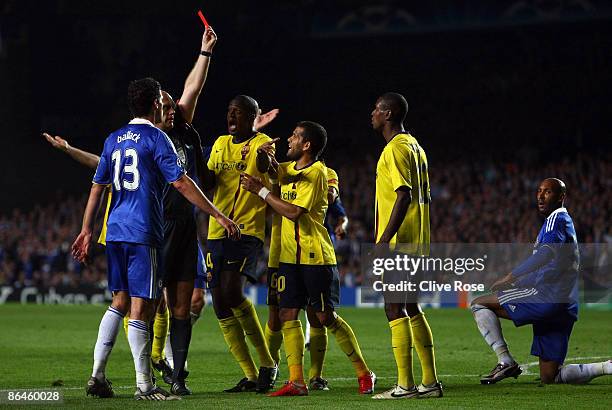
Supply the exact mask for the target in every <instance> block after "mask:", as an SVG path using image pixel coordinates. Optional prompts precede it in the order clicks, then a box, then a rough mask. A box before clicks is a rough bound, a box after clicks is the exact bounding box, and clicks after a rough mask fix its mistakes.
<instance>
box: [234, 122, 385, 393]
mask: <svg viewBox="0 0 612 410" xmlns="http://www.w3.org/2000/svg"><path fill="white" fill-rule="evenodd" d="M326 142H327V133H326V131H325V129H324V128H323V127H322V126H320V125H319V124H317V123H313V122H309V121H302V122H299V123H298V124H297V127H296V128H295V130H294V131H293V135H292V136H291V137H289V151H288V152H287V157H288V158H289V159H290V160H292V161H293V162H290V163H285V164H282V166H281V167H280V170H279V175H280V184H281V195H280V197H279V196H277V195H274V194H272V193H270V191H269V190H268V189H267V188H265V187H264V185H263V183H262V182H261V180H259V179H258V178H254V177H252V176H250V175H248V174H243V176H242V186H243V187H244V188H245V189H247V190H248V191H250V192H252V193H253V194H257V195H259V196H260V197H261V198H262V199H263V200H264V201H265V202H266V203H268V204H269V205H270V206H271V207H272V208H273V209H274V210H275V211H276V212H277V213H278V214H280V215H281V216H282V217H283V218H282V223H281V251H280V264H279V270H278V275H277V277H276V285H277V291H278V300H279V307H280V311H279V316H280V321H281V323H282V333H283V338H284V340H285V351H286V353H287V364H288V366H289V382H288V383H287V384H285V386H284V387H283V388H281V389H280V390H278V391H276V392H274V393H271V394H270V396H304V395H307V394H308V387H307V386H306V384H305V382H304V374H303V359H304V333H303V331H302V324H301V322H300V320H298V314H299V311H300V309H303V308H304V307H305V306H306V305H307V304H308V305H309V306H311V307H312V308H314V310H315V312H316V317H317V319H318V320H319V321H320V323H321V324H322V325H324V326H325V327H326V328H328V329H329V330H330V331H331V333H332V334H333V335H334V336H335V337H336V341H337V342H338V345H339V346H340V348H341V349H342V351H343V352H344V353H345V354H346V355H347V356H348V357H349V359H350V360H351V362H352V363H353V366H354V367H355V370H356V372H357V377H358V381H359V392H360V393H364V394H371V393H372V392H373V391H374V383H375V381H376V376H375V375H374V373H372V372H371V371H370V370H369V369H368V366H367V365H366V363H365V361H364V359H363V356H362V355H361V350H360V348H359V344H358V343H357V339H356V338H355V334H354V333H353V330H352V329H351V327H350V326H349V325H348V324H347V323H346V322H345V321H344V320H342V318H341V317H340V316H338V315H337V314H336V313H335V312H334V306H335V305H336V304H337V303H338V289H339V281H338V271H337V268H336V256H335V254H334V249H333V247H332V245H331V240H330V238H329V235H328V233H327V231H326V229H325V227H324V226H323V219H324V217H325V211H326V209H327V190H328V187H327V170H326V167H325V165H324V164H323V163H322V162H321V161H319V160H318V157H319V155H320V154H321V152H323V149H324V148H325V144H326Z"/></svg>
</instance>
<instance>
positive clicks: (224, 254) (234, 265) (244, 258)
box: [204, 235, 263, 289]
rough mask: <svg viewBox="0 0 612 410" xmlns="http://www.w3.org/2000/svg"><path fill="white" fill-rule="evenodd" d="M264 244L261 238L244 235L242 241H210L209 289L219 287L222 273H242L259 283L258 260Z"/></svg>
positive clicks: (225, 239) (207, 248)
mask: <svg viewBox="0 0 612 410" xmlns="http://www.w3.org/2000/svg"><path fill="white" fill-rule="evenodd" d="M262 246H263V243H262V242H261V240H260V239H259V238H256V237H254V236H250V235H242V237H241V238H240V240H238V241H232V240H231V239H228V238H224V239H209V240H208V241H207V242H206V255H204V256H205V258H206V259H205V260H206V280H207V282H208V283H207V285H208V288H209V289H212V288H215V287H217V286H219V283H220V281H219V276H220V274H221V272H227V271H231V272H240V274H242V275H244V276H246V278H247V279H248V280H249V282H251V283H256V282H257V259H258V258H259V254H260V253H261V249H262Z"/></svg>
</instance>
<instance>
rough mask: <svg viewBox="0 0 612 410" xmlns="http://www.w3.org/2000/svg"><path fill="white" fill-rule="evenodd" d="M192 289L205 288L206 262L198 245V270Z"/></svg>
mask: <svg viewBox="0 0 612 410" xmlns="http://www.w3.org/2000/svg"><path fill="white" fill-rule="evenodd" d="M193 287H194V288H197V289H205V288H206V261H205V260H204V255H203V253H202V247H201V246H200V244H199V243H198V269H197V275H196V278H195V282H194V283H193Z"/></svg>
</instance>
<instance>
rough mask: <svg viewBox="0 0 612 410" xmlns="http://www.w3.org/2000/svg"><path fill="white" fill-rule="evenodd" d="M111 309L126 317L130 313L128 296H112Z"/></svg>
mask: <svg viewBox="0 0 612 410" xmlns="http://www.w3.org/2000/svg"><path fill="white" fill-rule="evenodd" d="M111 306H112V307H113V309H117V310H118V311H119V312H121V313H123V314H124V315H127V314H129V313H130V295H128V293H127V292H117V293H115V294H114V295H113V301H112V303H111Z"/></svg>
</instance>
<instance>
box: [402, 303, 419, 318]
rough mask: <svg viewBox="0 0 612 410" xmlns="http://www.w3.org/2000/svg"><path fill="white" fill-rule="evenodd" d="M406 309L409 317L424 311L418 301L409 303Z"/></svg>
mask: <svg viewBox="0 0 612 410" xmlns="http://www.w3.org/2000/svg"><path fill="white" fill-rule="evenodd" d="M405 310H406V313H407V314H408V316H409V317H414V316H417V315H420V314H421V313H423V311H422V310H421V307H420V306H419V304H418V303H407V304H406V306H405Z"/></svg>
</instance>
